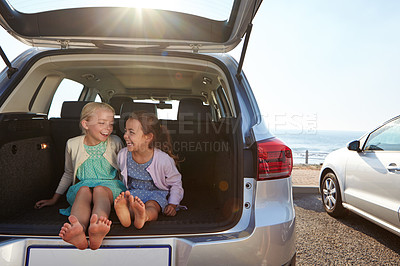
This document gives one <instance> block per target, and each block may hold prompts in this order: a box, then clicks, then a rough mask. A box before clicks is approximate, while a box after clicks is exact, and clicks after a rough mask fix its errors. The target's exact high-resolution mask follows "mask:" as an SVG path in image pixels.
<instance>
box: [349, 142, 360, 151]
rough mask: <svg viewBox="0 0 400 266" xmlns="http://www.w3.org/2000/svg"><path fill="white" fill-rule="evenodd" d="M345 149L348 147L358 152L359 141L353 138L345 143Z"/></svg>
mask: <svg viewBox="0 0 400 266" xmlns="http://www.w3.org/2000/svg"><path fill="white" fill-rule="evenodd" d="M347 149H349V150H350V151H356V152H360V151H361V149H360V141H359V140H355V141H352V142H350V143H349V144H347Z"/></svg>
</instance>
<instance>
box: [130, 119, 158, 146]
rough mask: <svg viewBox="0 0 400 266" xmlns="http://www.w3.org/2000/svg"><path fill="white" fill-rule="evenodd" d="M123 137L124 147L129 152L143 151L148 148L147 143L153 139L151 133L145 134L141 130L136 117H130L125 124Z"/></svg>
mask: <svg viewBox="0 0 400 266" xmlns="http://www.w3.org/2000/svg"><path fill="white" fill-rule="evenodd" d="M124 139H125V142H126V147H127V148H128V151H130V152H143V151H147V150H149V149H150V148H149V143H150V142H151V141H152V139H153V134H152V133H149V134H147V135H145V134H144V133H143V130H142V125H141V124H140V122H139V121H138V120H136V119H133V118H130V119H128V120H127V121H126V124H125V134H124Z"/></svg>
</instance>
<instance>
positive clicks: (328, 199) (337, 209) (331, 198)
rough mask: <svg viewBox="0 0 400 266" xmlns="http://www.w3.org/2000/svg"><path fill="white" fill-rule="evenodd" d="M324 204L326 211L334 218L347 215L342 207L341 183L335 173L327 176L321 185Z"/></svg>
mask: <svg viewBox="0 0 400 266" xmlns="http://www.w3.org/2000/svg"><path fill="white" fill-rule="evenodd" d="M321 197H322V204H323V205H324V209H325V211H326V212H327V213H328V214H329V215H330V216H332V217H341V216H344V215H345V214H346V209H345V208H344V207H343V205H342V195H341V194H340V187H339V182H338V180H337V178H336V175H335V174H334V173H331V172H330V173H327V174H325V176H324V178H323V180H322V183H321Z"/></svg>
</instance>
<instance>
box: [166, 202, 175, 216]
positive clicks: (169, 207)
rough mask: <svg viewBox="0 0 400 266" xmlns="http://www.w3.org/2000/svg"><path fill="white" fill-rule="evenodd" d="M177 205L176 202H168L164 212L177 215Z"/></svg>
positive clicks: (168, 214)
mask: <svg viewBox="0 0 400 266" xmlns="http://www.w3.org/2000/svg"><path fill="white" fill-rule="evenodd" d="M175 209H176V205H175V204H168V205H167V207H165V209H164V214H165V215H167V216H175V215H176V210H175Z"/></svg>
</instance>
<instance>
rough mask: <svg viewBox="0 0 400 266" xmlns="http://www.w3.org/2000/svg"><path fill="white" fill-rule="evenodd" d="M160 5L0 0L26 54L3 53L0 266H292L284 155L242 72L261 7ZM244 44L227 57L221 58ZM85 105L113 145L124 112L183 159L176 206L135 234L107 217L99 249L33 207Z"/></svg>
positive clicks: (51, 182) (51, 185) (50, 212)
mask: <svg viewBox="0 0 400 266" xmlns="http://www.w3.org/2000/svg"><path fill="white" fill-rule="evenodd" d="M130 2H135V3H136V2H139V1H125V2H124V3H125V4H130ZM141 2H143V3H144V4H146V3H147V2H149V3H150V2H152V1H141ZM159 2H160V4H162V6H161V7H160V9H156V8H153V9H144V8H133V7H110V6H109V4H108V3H109V2H105V5H104V6H102V5H103V4H104V3H103V2H101V1H95V2H94V3H95V5H96V6H95V7H93V6H91V5H90V3H93V1H91V2H85V1H73V2H71V1H50V2H49V1H43V0H42V1H40V0H39V1H17V0H8V1H5V0H0V12H1V13H0V25H1V26H2V27H3V28H4V29H6V30H7V31H8V32H9V33H10V34H11V35H12V36H14V37H15V38H17V39H18V40H20V41H22V42H24V43H26V44H29V45H31V46H34V47H35V48H32V49H29V50H27V51H26V52H24V53H23V54H21V55H20V56H19V57H17V58H16V59H15V60H14V61H13V62H8V60H7V58H6V56H7V54H6V53H2V57H3V58H4V60H5V62H6V64H7V68H6V69H4V71H3V72H1V74H0V128H1V130H0V135H1V137H0V177H1V184H2V193H1V194H0V203H1V206H2V208H1V210H0V217H1V218H0V265H29V266H31V265H58V266H61V265H294V264H295V258H296V251H295V212H294V207H293V199H292V183H291V171H292V163H293V161H292V153H291V150H290V148H289V147H287V146H286V145H285V144H284V143H283V142H281V141H280V140H279V139H277V138H275V137H274V136H273V135H272V134H270V133H269V131H268V129H267V127H266V125H265V123H264V121H263V119H262V116H261V114H260V110H259V108H258V105H257V102H256V99H255V98H254V95H253V93H252V90H251V87H250V85H249V82H248V81H247V79H246V77H245V75H244V73H243V71H242V64H243V60H244V55H245V51H246V47H247V42H248V41H249V36H250V32H251V27H252V20H253V17H254V16H255V14H256V11H257V10H258V8H259V5H260V4H261V1H260V0H248V1H239V0H236V1H233V0H232V1H230V2H229V1H178V2H179V3H175V2H174V3H175V4H174V3H171V2H170V1H159ZM102 3H103V4H102ZM143 3H142V4H143ZM75 4H76V5H78V6H72V5H75ZM113 4H114V2H113ZM171 8H173V9H176V10H170V9H171ZM205 10H209V13H207V12H204V11H205ZM221 11H225V12H222V16H221V15H219V16H216V15H215V14H216V13H218V14H219V12H221ZM244 36H245V40H244V45H243V53H242V58H241V60H240V62H239V63H238V62H236V61H235V60H234V59H233V58H232V57H231V56H229V55H227V54H226V52H228V51H230V50H231V49H233V48H234V47H235V46H236V45H237V44H239V43H240V42H241V40H242V38H243V37H244ZM0 42H1V40H0ZM0 45H1V43H0ZM37 47H40V48H37ZM272 95H273V91H271V97H273V96H272ZM90 101H102V102H107V103H109V104H111V105H112V106H113V107H114V109H115V110H116V116H115V124H114V129H115V132H114V133H115V134H116V135H118V136H120V137H122V135H123V129H124V118H125V117H126V115H127V114H129V113H130V112H132V111H135V110H146V111H148V112H153V113H155V114H156V115H157V116H158V117H159V119H160V120H161V121H162V123H163V124H164V125H166V126H167V128H168V130H169V131H170V134H171V137H172V141H173V148H174V152H175V153H176V154H177V155H178V156H179V158H180V159H182V162H181V163H180V169H179V170H180V172H181V173H182V180H183V187H184V190H185V195H184V199H183V201H182V203H181V204H182V205H184V206H186V207H187V209H186V210H185V209H182V210H180V211H178V214H177V215H176V216H175V217H165V216H162V215H160V217H159V219H158V220H157V221H153V222H150V223H148V224H146V225H145V227H144V228H143V229H141V230H136V229H135V228H133V227H132V228H124V227H123V226H121V224H120V223H119V221H118V218H117V217H116V215H115V213H111V216H110V219H111V220H112V221H113V224H112V227H111V230H110V233H109V234H108V235H107V237H106V238H105V240H104V242H103V245H102V246H101V247H100V249H98V250H96V251H92V250H89V249H87V250H84V251H81V250H78V249H76V248H74V247H73V246H71V245H70V244H68V243H66V242H64V241H63V240H62V239H61V238H60V237H59V236H58V232H59V230H60V227H61V226H62V224H63V223H64V222H66V217H65V216H62V215H60V214H59V213H58V210H59V209H60V208H65V207H66V206H67V205H66V204H67V203H66V201H65V200H63V201H60V202H59V203H57V205H56V206H53V207H46V208H43V209H40V210H37V209H34V208H33V206H34V204H35V202H36V201H38V200H40V199H44V198H49V197H51V196H52V194H53V193H54V190H55V187H56V186H57V184H58V182H59V180H60V177H61V175H62V173H63V167H64V150H65V143H66V140H67V139H69V138H71V137H74V136H76V135H79V134H80V129H79V126H78V124H79V114H80V111H81V108H82V106H83V105H84V104H86V103H87V102H90Z"/></svg>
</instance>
